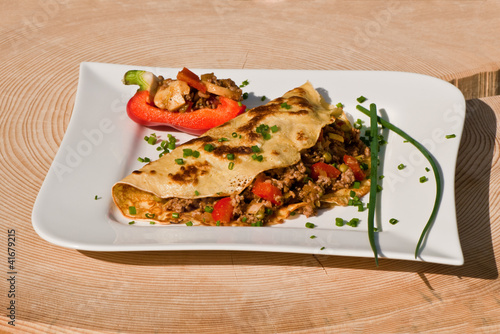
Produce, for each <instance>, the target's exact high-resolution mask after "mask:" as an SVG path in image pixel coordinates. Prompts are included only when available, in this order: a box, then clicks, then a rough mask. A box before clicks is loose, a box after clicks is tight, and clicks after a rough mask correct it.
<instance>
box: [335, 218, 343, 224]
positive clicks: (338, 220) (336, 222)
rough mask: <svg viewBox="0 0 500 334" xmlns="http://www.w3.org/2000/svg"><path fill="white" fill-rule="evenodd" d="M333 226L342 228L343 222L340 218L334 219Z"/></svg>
mask: <svg viewBox="0 0 500 334" xmlns="http://www.w3.org/2000/svg"><path fill="white" fill-rule="evenodd" d="M335 225H337V226H344V220H343V219H342V218H339V217H338V218H335Z"/></svg>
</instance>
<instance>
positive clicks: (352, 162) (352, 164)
mask: <svg viewBox="0 0 500 334" xmlns="http://www.w3.org/2000/svg"><path fill="white" fill-rule="evenodd" d="M344 163H345V164H346V165H347V167H349V168H350V169H351V170H352V172H353V173H354V177H355V178H356V181H363V180H364V179H365V178H366V175H365V172H363V170H362V169H361V167H360V166H359V162H358V160H356V158H355V157H353V156H350V155H347V154H346V155H344Z"/></svg>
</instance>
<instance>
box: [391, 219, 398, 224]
mask: <svg viewBox="0 0 500 334" xmlns="http://www.w3.org/2000/svg"><path fill="white" fill-rule="evenodd" d="M398 222H399V220H397V219H396V218H391V219H389V223H391V224H392V225H396V224H397V223H398Z"/></svg>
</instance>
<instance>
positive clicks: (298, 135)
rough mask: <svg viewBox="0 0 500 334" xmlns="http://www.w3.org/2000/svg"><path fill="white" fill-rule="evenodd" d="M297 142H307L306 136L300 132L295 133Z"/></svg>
mask: <svg viewBox="0 0 500 334" xmlns="http://www.w3.org/2000/svg"><path fill="white" fill-rule="evenodd" d="M297 140H307V136H306V135H305V133H304V132H303V131H302V130H301V131H299V132H298V133H297Z"/></svg>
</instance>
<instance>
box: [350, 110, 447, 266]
mask: <svg viewBox="0 0 500 334" xmlns="http://www.w3.org/2000/svg"><path fill="white" fill-rule="evenodd" d="M356 109H358V110H359V111H361V112H362V113H363V114H365V115H367V116H368V115H369V111H368V110H367V109H366V108H364V107H362V106H360V105H358V106H356ZM377 121H378V122H379V123H380V124H381V125H382V126H383V127H385V128H387V129H389V130H392V131H394V132H396V133H397V134H398V135H400V136H401V137H403V138H404V139H405V140H406V141H408V142H410V143H412V144H413V146H415V147H416V148H417V149H418V150H419V151H420V153H422V154H423V155H424V157H425V158H426V159H427V161H429V163H430V164H431V167H432V171H433V172H434V177H435V179H436V197H435V199H434V208H433V209H432V212H431V215H430V216H429V220H428V221H427V223H426V224H425V226H424V229H423V230H422V233H421V234H420V238H419V240H418V243H417V246H416V247H415V258H417V256H418V254H419V251H420V247H421V246H422V243H423V242H424V239H425V237H426V235H427V233H428V232H429V229H430V228H431V226H432V223H433V222H434V220H435V219H436V215H437V212H438V209H439V205H440V204H441V197H442V192H443V186H442V180H441V175H440V174H439V166H438V163H437V161H436V160H434V157H433V156H432V155H431V153H430V152H429V151H428V150H427V149H426V148H425V147H424V146H423V145H422V144H420V143H419V142H418V141H416V140H415V139H413V138H412V137H411V136H410V135H408V134H407V133H406V132H404V131H403V130H401V129H400V128H398V127H397V126H395V125H394V124H392V123H390V122H388V121H386V120H384V119H383V118H381V117H377Z"/></svg>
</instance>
